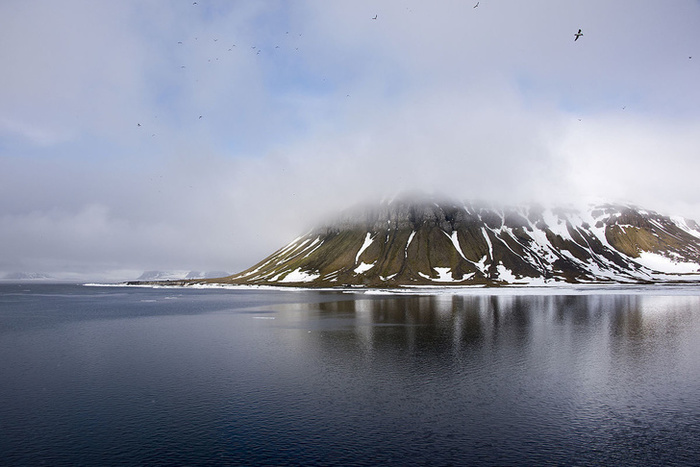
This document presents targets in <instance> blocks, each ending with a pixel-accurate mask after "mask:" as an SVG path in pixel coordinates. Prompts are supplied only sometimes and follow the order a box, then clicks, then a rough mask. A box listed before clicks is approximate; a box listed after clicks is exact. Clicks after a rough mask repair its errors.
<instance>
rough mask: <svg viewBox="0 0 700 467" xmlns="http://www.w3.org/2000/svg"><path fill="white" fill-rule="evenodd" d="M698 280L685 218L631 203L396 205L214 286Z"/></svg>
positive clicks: (697, 246)
mask: <svg viewBox="0 0 700 467" xmlns="http://www.w3.org/2000/svg"><path fill="white" fill-rule="evenodd" d="M698 280H700V227H699V226H698V224H697V223H695V222H694V221H691V220H687V219H683V218H675V217H673V218H672V217H668V216H663V215H661V214H658V213H656V212H653V211H648V210H643V209H640V208H637V207H633V206H629V205H613V204H605V205H599V206H594V207H592V208H590V209H588V210H586V211H579V210H574V209H562V208H559V209H556V208H555V209H546V208H543V207H540V206H536V205H531V206H522V207H506V208H494V207H486V206H485V205H481V204H478V203H458V202H454V201H436V200H425V199H423V200H418V201H417V200H407V199H403V200H394V201H391V202H385V203H381V204H379V205H376V206H371V207H365V208H361V209H360V208H356V209H354V210H349V211H346V212H345V213H343V214H342V215H341V216H339V218H338V219H337V220H336V221H334V222H331V223H328V224H326V225H323V226H321V227H318V228H316V229H314V230H312V231H311V232H309V233H308V234H306V235H303V236H301V237H299V238H297V239H295V240H293V241H292V242H291V243H289V244H288V245H286V246H285V247H283V248H281V249H280V250H278V251H276V252H275V253H273V254H272V255H270V256H269V257H267V258H265V259H264V260H262V261H261V262H259V263H258V264H256V265H254V266H253V267H251V268H249V269H247V270H245V271H243V272H241V273H238V274H234V275H232V276H228V277H226V278H222V279H216V280H214V281H213V282H220V283H233V284H257V285H289V286H305V287H338V286H368V287H399V286H421V285H485V286H497V285H507V284H546V283H556V282H566V283H601V282H611V283H653V282H669V281H698ZM208 282H212V281H208Z"/></svg>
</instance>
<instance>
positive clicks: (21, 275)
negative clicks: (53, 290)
mask: <svg viewBox="0 0 700 467" xmlns="http://www.w3.org/2000/svg"><path fill="white" fill-rule="evenodd" d="M3 279H4V280H7V281H36V280H51V279H54V278H53V277H52V276H50V275H48V274H44V273H41V272H11V273H8V274H6V275H5V277H3Z"/></svg>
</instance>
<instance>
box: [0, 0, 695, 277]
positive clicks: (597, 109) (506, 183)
mask: <svg viewBox="0 0 700 467" xmlns="http://www.w3.org/2000/svg"><path fill="white" fill-rule="evenodd" d="M197 3H198V5H196V6H195V5H192V2H183V3H173V2H167V3H163V2H158V1H153V2H109V3H108V2H91V1H78V0H74V1H67V2H60V3H56V2H50V1H39V0H29V1H26V2H4V3H3V4H2V5H0V59H2V62H3V70H4V71H5V72H4V73H2V74H0V108H1V109H2V111H1V113H0V199H1V200H2V201H0V218H1V219H2V227H0V245H2V247H1V248H2V250H0V258H2V264H0V270H3V269H8V268H9V269H12V270H15V269H23V270H26V269H33V270H37V269H42V265H43V267H44V268H47V269H48V268H52V269H55V270H58V269H64V270H65V269H67V268H68V269H72V270H78V269H80V270H89V269H91V268H92V270H93V271H99V270H102V269H105V268H111V269H115V270H118V269H123V270H124V269H126V270H134V269H139V268H143V269H164V268H177V269H200V270H201V269H230V270H237V269H242V268H244V267H247V266H249V265H251V264H252V263H253V262H255V261H257V260H258V259H261V257H262V256H264V255H266V254H267V253H270V252H272V250H274V249H275V248H277V247H279V246H281V245H282V244H284V243H285V242H286V241H288V240H289V239H291V238H293V237H294V236H296V235H297V234H299V233H300V232H301V231H302V230H303V229H305V228H307V227H308V226H310V224H313V222H314V220H315V219H318V218H319V217H322V216H323V215H324V214H326V213H328V211H333V210H336V209H341V208H344V207H348V206H349V205H351V204H354V203H355V202H359V201H362V200H364V199H367V198H379V197H382V196H385V195H387V194H394V193H396V192H397V191H401V190H415V189H419V190H424V191H439V192H442V193H444V194H447V195H452V196H455V197H462V198H465V197H469V198H474V197H478V198H502V199H503V200H504V201H520V200H525V199H530V198H534V199H542V198H545V199H546V198H553V199H557V200H560V201H576V200H578V199H582V198H589V197H598V198H601V197H602V198H616V199H622V198H624V199H628V200H630V201H633V202H637V203H639V204H642V205H646V206H649V207H650V208H652V209H658V210H662V211H663V210H668V211H672V213H677V214H682V215H686V216H690V217H696V218H698V219H700V197H699V196H698V195H697V194H696V193H695V191H696V190H695V189H694V185H693V180H692V177H693V174H694V173H696V172H697V169H698V167H697V163H696V154H695V153H694V151H695V149H694V148H697V147H698V138H697V136H696V135H697V134H698V133H699V132H698V121H700V115H698V110H697V109H699V108H700V89H699V88H698V86H697V82H700V53H698V52H697V50H694V48H695V47H697V44H698V43H700V40H699V39H700V37H699V35H700V33H699V32H698V29H697V27H696V25H697V23H698V19H700V7H699V6H698V4H697V2H680V3H677V4H674V5H673V6H669V5H667V4H664V3H662V2H653V1H651V0H644V1H641V2H640V1H632V0H624V1H620V2H613V3H611V2H604V1H602V0H601V1H598V0H595V1H591V2H578V1H573V0H572V1H550V0H533V1H531V2H520V1H516V0H512V1H498V2H496V1H490V0H485V1H481V2H480V6H479V8H476V9H475V8H473V4H471V3H466V2H462V1H446V2H440V3H429V2H423V1H418V0H405V1H404V0H401V1H398V0H396V1H385V2H381V3H377V2H371V1H353V2H326V1H305V2H295V3H293V4H289V3H284V2H235V3H232V2H224V1H215V0H201V1H198V2H197ZM374 15H377V19H376V20H373V19H372V17H373V16H374ZM578 28H582V29H583V31H584V37H583V38H582V39H581V40H579V41H577V42H576V43H574V41H573V33H574V32H575V31H576V30H577V29H578ZM178 42H182V44H179V43H178ZM694 54H695V55H697V57H694V58H692V59H689V58H688V57H689V56H693V55H694ZM183 67H184V68H183ZM200 115H201V116H202V118H199V117H200ZM579 119H580V120H579ZM138 124H140V125H141V126H138ZM669 213H671V212H669ZM47 232H48V233H47Z"/></svg>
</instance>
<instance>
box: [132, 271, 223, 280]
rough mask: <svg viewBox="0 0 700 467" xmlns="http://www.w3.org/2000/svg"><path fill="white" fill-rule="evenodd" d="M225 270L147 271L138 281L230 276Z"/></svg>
mask: <svg viewBox="0 0 700 467" xmlns="http://www.w3.org/2000/svg"><path fill="white" fill-rule="evenodd" d="M228 275H229V273H228V272H225V271H145V272H144V273H143V274H141V275H140V276H139V278H138V279H137V280H138V281H172V280H184V279H213V278H217V277H225V276H228Z"/></svg>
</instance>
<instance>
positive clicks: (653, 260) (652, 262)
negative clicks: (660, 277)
mask: <svg viewBox="0 0 700 467" xmlns="http://www.w3.org/2000/svg"><path fill="white" fill-rule="evenodd" d="M634 261H636V262H637V263H639V264H641V265H642V266H645V267H647V268H649V269H652V270H654V271H659V272H665V273H671V274H688V273H693V272H700V264H698V263H688V262H683V261H674V260H672V259H671V258H667V257H665V256H662V255H659V254H657V253H650V252H648V251H644V252H642V253H641V254H640V255H639V258H634Z"/></svg>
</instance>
